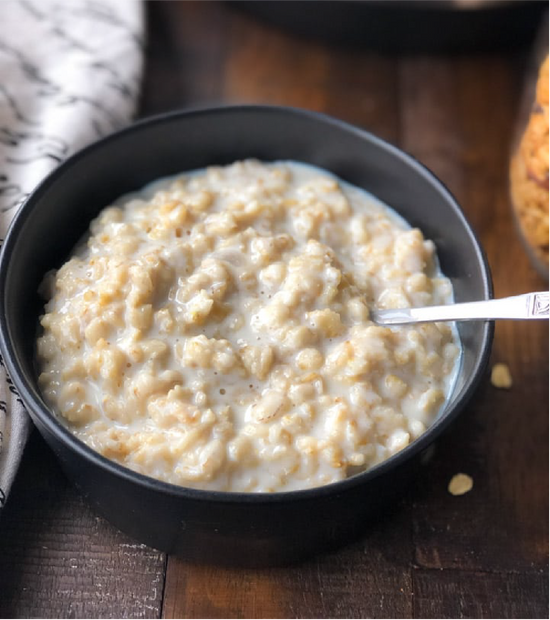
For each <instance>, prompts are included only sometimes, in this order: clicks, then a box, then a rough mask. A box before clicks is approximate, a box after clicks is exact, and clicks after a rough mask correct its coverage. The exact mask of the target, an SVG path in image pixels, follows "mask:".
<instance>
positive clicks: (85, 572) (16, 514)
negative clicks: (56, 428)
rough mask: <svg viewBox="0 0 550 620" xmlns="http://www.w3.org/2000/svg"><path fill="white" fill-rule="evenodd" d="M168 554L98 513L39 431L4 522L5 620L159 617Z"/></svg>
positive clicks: (1, 596)
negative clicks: (66, 474)
mask: <svg viewBox="0 0 550 620" xmlns="http://www.w3.org/2000/svg"><path fill="white" fill-rule="evenodd" d="M164 573H165V557H164V555H163V554H161V553H159V552H157V551H154V550H152V549H148V548H147V547H145V546H144V545H140V544H138V543H136V541H134V540H132V539H130V538H128V537H127V536H125V535H123V534H121V533H120V532H118V531H117V530H116V529H115V528H114V527H112V526H111V525H109V524H108V523H107V522H106V521H104V520H103V519H102V518H100V517H98V516H96V515H95V514H94V513H93V512H92V511H91V509H90V508H89V507H88V506H87V505H86V504H85V503H84V501H83V499H82V498H81V497H80V495H79V494H78V493H77V491H76V490H75V489H74V488H73V487H72V485H71V484H70V483H69V482H68V481H67V480H66V479H65V477H64V476H63V474H62V473H61V471H60V469H59V466H58V465H57V461H56V460H55V458H54V456H53V454H52V453H51V452H50V450H49V449H48V448H47V446H46V445H45V444H44V442H43V440H42V439H41V438H40V436H39V435H38V433H36V432H35V433H34V434H33V435H32V437H31V439H30V441H29V444H28V446H27V448H26V452H25V455H24V459H23V464H22V466H21V470H20V471H19V472H18V477H17V484H16V485H15V486H14V488H13V491H12V494H11V496H10V498H9V501H8V503H7V505H6V507H5V509H4V511H3V512H2V521H1V522H0V617H2V618H119V617H120V618H159V617H160V611H161V603H162V594H163V588H164Z"/></svg>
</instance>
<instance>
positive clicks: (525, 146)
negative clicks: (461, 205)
mask: <svg viewBox="0 0 550 620" xmlns="http://www.w3.org/2000/svg"><path fill="white" fill-rule="evenodd" d="M510 197H511V201H512V206H513V208H514V213H515V216H516V222H517V225H518V229H519V231H520V235H521V237H522V239H523V241H524V244H525V247H526V249H527V252H528V254H529V256H530V257H531V260H532V262H533V264H534V265H535V267H536V268H537V270H538V271H539V272H540V274H541V275H543V276H544V277H545V278H548V28H547V27H546V28H544V30H543V31H542V32H541V33H540V34H539V37H538V38H537V43H536V46H535V51H534V54H533V57H532V60H531V65H530V67H529V69H528V73H527V76H526V81H525V87H524V93H523V101H522V105H521V110H520V115H519V119H518V127H517V133H516V139H515V140H514V144H513V149H512V156H511V160H510Z"/></svg>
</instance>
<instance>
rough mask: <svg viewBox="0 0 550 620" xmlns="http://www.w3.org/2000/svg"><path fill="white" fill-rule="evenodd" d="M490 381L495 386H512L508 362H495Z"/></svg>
mask: <svg viewBox="0 0 550 620" xmlns="http://www.w3.org/2000/svg"><path fill="white" fill-rule="evenodd" d="M491 383H492V384H493V385H494V386H495V387H496V388H500V389H504V390H509V389H510V388H511V387H512V375H511V374H510V369H509V368H508V364H495V365H494V366H493V370H492V371H491Z"/></svg>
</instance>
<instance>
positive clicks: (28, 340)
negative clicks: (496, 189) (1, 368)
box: [0, 106, 492, 560]
mask: <svg viewBox="0 0 550 620" xmlns="http://www.w3.org/2000/svg"><path fill="white" fill-rule="evenodd" d="M250 157H255V158H258V159H261V160H266V161H273V160H277V159H291V160H297V161H303V162H307V163H311V164H314V165H316V166H320V167H322V168H326V169H328V170H330V171H332V172H333V173H335V174H337V175H338V176H340V177H341V178H343V179H345V180H346V181H348V182H350V183H353V184H355V185H358V186H360V187H363V188H365V189H367V190H368V191H370V192H371V193H373V194H374V195H376V196H377V197H378V198H380V199H381V200H382V201H384V202H386V203H387V204H389V205H390V206H392V207H393V208H394V209H395V210H396V211H398V212H399V213H400V214H401V215H402V216H403V217H404V218H405V219H407V220H408V221H409V222H410V223H411V224H412V225H413V226H418V227H419V228H421V229H422V231H423V232H424V234H425V236H426V237H427V238H430V239H432V240H433V241H434V242H435V243H436V245H437V248H438V255H439V258H440V263H441V267H442V270H443V272H444V273H445V274H446V275H447V276H449V277H450V278H451V280H452V282H453V286H454V290H455V299H456V300H457V301H468V300H475V299H483V298H487V297H488V296H490V294H491V285H490V276H489V274H488V268H487V266H486V263H485V262H484V258H483V256H482V254H481V252H480V250H479V247H478V246H477V243H476V241H475V238H474V237H473V235H472V233H471V231H470V230H469V229H468V228H467V226H465V225H464V219H463V215H462V214H461V212H460V211H459V210H458V209H457V207H456V204H455V203H454V201H453V199H452V197H451V196H450V195H449V194H448V192H447V191H446V190H445V189H444V188H443V187H442V186H441V184H440V183H439V182H438V181H437V180H436V179H435V178H434V177H433V176H432V175H431V174H430V173H429V172H427V171H426V170H425V169H424V168H423V167H422V166H421V165H419V164H418V163H417V162H415V161H414V160H412V159H411V158H409V157H407V156H405V155H403V154H402V153H401V152H400V151H397V150H396V149H394V148H393V147H391V146H389V145H387V144H386V143H385V142H383V141H380V140H379V139H377V138H375V137H373V136H370V135H369V134H366V133H365V132H361V131H360V130H356V129H354V128H352V127H350V126H348V125H346V124H343V123H339V122H337V121H331V120H327V118H326V117H323V116H321V115H316V114H311V113H306V112H301V111H296V110H291V109H281V108H267V107H260V106H254V107H246V106H243V107H235V108H218V109H216V110H211V111H203V112H194V113H193V112H192V113H180V114H175V115H166V116H164V117H158V118H156V119H152V120H150V121H148V122H145V123H140V124H137V125H135V126H134V127H132V128H130V129H129V130H125V131H123V132H120V133H119V134H115V135H114V136H111V137H109V138H107V139H106V140H104V141H102V142H101V143H98V144H97V145H94V146H92V147H89V148H88V149H85V150H84V151H82V152H81V153H79V154H77V155H76V156H75V157H73V158H71V159H70V160H68V161H67V162H65V164H62V166H61V167H60V168H59V169H58V170H57V171H56V172H54V173H53V174H52V175H51V176H50V177H49V178H48V179H47V180H46V181H45V182H44V183H43V184H42V185H41V186H40V187H39V188H38V189H37V191H36V192H35V193H34V194H33V196H31V198H30V199H29V201H28V202H27V203H26V204H25V205H24V207H23V208H22V210H21V212H20V214H19V215H18V216H17V218H16V220H15V224H14V225H13V227H12V231H10V234H9V235H8V238H7V240H6V243H5V247H4V251H3V252H2V258H1V265H0V267H1V273H0V284H1V289H2V290H0V295H3V300H2V303H3V306H2V311H1V312H0V323H1V325H0V327H1V328H2V336H3V340H4V346H5V349H6V350H5V352H4V355H5V356H6V358H7V361H8V366H9V368H10V370H11V371H12V374H13V375H14V376H13V378H14V380H15V382H16V385H18V387H19V388H20V389H21V390H22V391H23V393H24V394H26V395H27V396H30V402H27V406H28V408H29V411H30V413H31V415H32V417H33V419H34V421H35V423H37V425H38V427H39V429H40V431H41V432H42V433H43V434H44V436H45V437H46V439H47V441H48V443H50V445H51V446H52V447H53V448H54V450H55V452H56V453H57V454H58V456H59V457H60V458H61V461H62V463H63V465H64V467H65V469H66V471H67V473H68V474H69V475H70V476H72V477H73V478H75V479H76V480H77V482H78V484H79V486H80V488H81V489H82V491H83V492H84V494H85V495H87V496H88V497H89V498H90V500H91V501H92V502H93V503H95V504H97V505H98V506H100V507H101V506H102V507H103V508H102V511H103V512H104V513H109V517H110V518H111V519H112V520H113V521H114V522H115V523H116V524H117V525H118V526H119V527H121V529H125V530H126V531H129V532H130V533H132V534H133V535H134V536H136V537H138V538H141V539H142V540H146V541H147V542H150V543H153V544H154V545H155V546H157V547H159V548H164V549H168V548H170V549H181V548H186V547H188V545H189V541H190V540H194V539H201V537H203V536H206V538H208V537H209V536H211V535H212V532H213V531H214V529H216V530H220V527H222V530H223V529H224V528H225V529H226V534H227V532H229V531H233V530H232V529H231V528H233V525H231V523H233V521H232V520H235V519H236V521H235V523H237V525H235V527H234V529H235V531H241V532H245V531H246V529H247V528H248V529H249V530H250V532H252V531H260V530H261V531H264V530H262V527H263V526H262V523H265V524H267V523H269V530H265V531H266V532H267V531H270V530H271V531H275V530H276V525H277V523H278V522H280V523H284V531H286V535H288V533H289V532H290V531H293V532H295V533H297V534H298V535H297V536H296V541H300V545H301V546H302V547H310V548H311V547H312V546H313V545H314V544H317V542H318V541H319V540H320V539H322V538H323V536H325V535H326V534H327V532H330V531H331V528H333V525H331V523H336V522H337V521H336V517H337V515H340V517H339V519H340V523H342V506H343V504H338V503H335V502H336V501H337V502H342V501H343V500H342V497H339V498H338V500H336V499H335V497H332V498H330V499H325V500H323V501H322V502H320V500H319V498H318V499H317V502H320V503H319V508H322V510H320V511H319V510H318V509H317V508H316V507H315V508H314V507H313V506H311V507H308V509H307V512H311V510H315V512H316V515H315V518H314V519H311V515H307V517H306V519H303V518H301V517H300V518H299V515H300V514H301V511H302V510H303V509H304V508H303V507H302V508H300V509H298V510H297V512H296V509H295V507H296V506H299V504H300V503H299V502H298V503H295V504H292V503H284V502H281V504H280V505H279V509H278V510H277V513H279V511H281V512H280V514H278V516H277V517H275V518H271V517H269V518H268V516H266V514H261V513H262V511H263V510H264V508H262V507H259V505H257V504H256V505H255V506H254V508H252V506H248V507H247V509H246V510H245V511H244V513H243V512H242V508H241V507H238V505H237V504H231V505H230V509H228V506H227V505H225V504H223V506H224V507H223V509H221V510H220V512H219V515H218V513H217V511H216V510H215V509H214V506H215V504H213V505H212V506H211V508H208V509H207V512H205V506H204V502H200V501H199V502H198V504H197V508H196V510H195V508H193V503H192V502H191V503H190V502H189V501H188V500H185V501H184V499H182V498H181V497H175V496H169V495H167V494H166V493H156V495H157V497H150V498H146V499H147V502H145V501H143V499H145V498H143V499H142V498H141V497H140V492H141V493H143V492H144V491H143V489H142V491H139V489H138V488H137V485H134V484H131V483H129V482H128V481H121V479H120V478H117V477H116V476H113V474H112V473H111V472H107V471H105V470H104V469H102V468H101V467H98V465H97V463H95V464H94V463H91V462H90V459H86V458H83V457H82V454H78V453H75V452H74V451H73V450H72V449H70V448H68V447H67V446H66V445H65V441H64V440H63V438H62V436H60V434H59V433H58V432H55V433H52V425H51V422H50V423H48V422H47V421H46V423H44V418H45V415H46V414H45V413H44V411H43V407H42V408H41V407H40V406H38V405H37V403H38V402H41V396H40V393H39V390H38V386H37V381H36V370H35V367H34V346H35V339H36V328H35V326H36V325H37V317H38V315H39V314H40V313H41V312H42V310H43V302H42V301H41V300H40V299H39V297H38V294H37V289H38V286H39V284H40V282H41V280H42V278H43V275H44V273H45V272H46V271H47V270H49V269H52V268H56V267H59V266H60V265H61V264H62V263H63V262H64V260H66V258H67V256H68V255H69V253H70V251H71V250H72V248H73V247H74V245H75V243H76V242H77V241H78V239H79V238H80V237H81V235H82V234H84V232H85V231H86V230H87V227H88V225H89V222H90V220H91V219H92V218H93V217H95V216H96V215H97V214H98V213H99V211H100V210H101V209H102V208H104V207H105V206H107V205H108V204H110V203H111V202H112V201H114V200H115V199H117V198H118V197H119V196H121V195H122V194H124V193H127V192H130V191H134V190H136V189H139V188H141V187H143V186H144V185H145V184H147V183H149V182H150V181H153V180H155V179H157V178H159V177H163V176H167V175H172V174H176V173H178V172H181V171H185V170H191V169H196V168H201V167H204V166H207V165H213V164H227V163H230V162H232V161H235V160H237V159H243V158H250ZM460 335H461V338H462V342H463V346H464V355H463V362H462V371H461V373H460V376H459V380H458V382H457V385H456V386H455V390H454V393H453V396H452V400H461V399H462V400H463V399H464V397H465V396H466V395H468V394H469V392H471V390H472V381H474V380H476V379H478V378H479V374H480V372H481V370H482V368H481V367H482V366H483V365H484V363H485V362H486V359H487V355H488V349H489V345H490V340H491V335H492V328H491V327H490V326H488V325H487V324H484V323H464V324H462V325H461V326H460ZM481 362H483V363H481ZM474 375H476V376H474ZM27 400H28V399H27ZM32 401H34V402H32ZM445 415H446V414H445ZM444 417H445V416H444ZM436 426H437V425H436ZM432 430H433V427H432ZM434 433H435V431H434ZM435 434H436V433H435ZM411 456H412V453H411ZM395 471H396V468H393V469H392V470H391V472H393V476H394V479H395V480H397V474H396V473H395ZM382 478H384V476H383V477H382ZM389 486H391V484H390V485H389ZM386 487H388V484H387V482H386V483H385V484H384V483H382V484H379V483H373V482H372V480H371V481H370V486H369V492H368V493H367V487H366V486H365V488H364V489H361V488H360V487H359V490H355V491H353V492H352V490H348V491H347V493H348V497H349V498H352V497H355V496H357V497H356V500H357V505H359V504H361V509H359V510H358V509H357V507H356V513H357V516H356V518H355V521H356V522H358V521H361V520H363V519H364V517H365V516H366V514H367V513H368V512H369V510H370V506H371V505H372V506H374V505H375V504H376V503H377V499H376V498H377V497H378V496H379V497H380V499H382V496H383V495H386V494H387V490H388V489H387V488H386ZM148 492H149V491H148ZM344 494H345V493H344ZM361 497H362V499H361ZM149 501H151V505H149ZM344 503H347V502H344ZM353 503H356V502H355V500H354V501H353V502H352V504H353ZM314 504H315V502H314ZM145 506H147V513H146V512H145ZM293 506H294V507H293ZM338 506H340V510H338ZM113 507H116V508H115V509H113ZM268 510H269V511H273V510H274V506H273V505H272V506H271V508H269V509H268ZM346 510H350V512H352V511H351V508H350V507H349V506H347V507H346ZM187 511H191V513H192V516H186V513H187ZM325 511H326V516H325V515H324V512H325ZM269 514H271V513H270V512H268V515H269ZM333 517H334V522H333ZM218 518H219V522H218ZM182 519H183V520H185V522H186V525H185V527H182V525H181V521H182ZM296 519H297V520H296ZM300 519H302V520H301V521H300ZM285 520H286V521H285ZM227 521H229V523H227ZM214 523H217V526H216V528H214V527H213V524H214ZM222 523H223V526H221V524H222ZM349 525H350V523H348V524H347V526H349ZM227 528H229V530H227ZM293 528H296V529H295V530H293ZM153 531H156V532H159V536H158V537H156V535H151V532H153ZM250 532H249V533H250ZM281 532H282V534H281V535H283V534H284V532H283V530H281ZM233 533H235V532H233ZM266 536H267V534H266ZM157 538H158V541H157ZM229 538H231V536H229ZM241 538H242V537H241ZM245 538H246V536H245ZM275 538H276V537H275ZM275 538H272V540H275ZM233 539H235V537H234V536H233ZM168 541H171V542H170V544H169V545H168ZM277 542H280V541H277ZM266 544H267V543H266ZM231 553H233V552H231ZM226 555H227V554H226ZM229 555H230V554H229ZM219 559H223V558H221V557H220V558H219ZM273 560H275V558H273Z"/></svg>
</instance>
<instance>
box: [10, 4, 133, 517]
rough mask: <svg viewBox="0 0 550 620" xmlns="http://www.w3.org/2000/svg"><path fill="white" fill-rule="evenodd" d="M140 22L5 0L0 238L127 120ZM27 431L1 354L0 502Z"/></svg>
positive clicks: (110, 7)
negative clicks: (40, 190) (28, 201)
mask: <svg viewBox="0 0 550 620" xmlns="http://www.w3.org/2000/svg"><path fill="white" fill-rule="evenodd" d="M143 21H144V19H143V6H142V4H141V2H140V0H116V1H115V0H1V1H0V243H1V242H2V241H3V239H4V237H5V235H6V231H7V229H8V226H9V223H10V221H11V219H12V218H13V216H14V215H15V213H16V212H17V209H18V208H19V206H20V205H21V204H22V203H23V202H24V200H25V198H26V197H27V196H28V195H29V193H30V192H31V191H32V190H33V189H34V187H35V186H36V185H37V183H38V182H39V181H40V180H41V179H42V178H43V177H44V176H46V174H48V173H49V172H50V171H51V170H53V169H54V168H55V167H56V166H57V165H58V164H59V163H60V162H61V161H63V160H64V159H65V158H66V157H67V156H69V155H71V154H72V153H74V152H75V151H77V150H79V149H80V148H81V147H83V146H84V145H86V144H87V143H89V142H92V141H94V140H96V139H97V138H99V137H100V136H103V135H105V134H108V133H110V132H112V131H113V130H115V129H118V128H119V127H121V126H123V125H125V124H126V123H128V121H129V120H130V119H131V117H132V115H133V114H134V112H135V108H136V104H137V97H138V94H139V85H140V81H141V74H142V64H143ZM29 430H30V421H29V418H28V416H27V414H26V412H25V410H24V408H23V406H22V404H21V401H20V399H19V398H18V396H17V392H16V390H15V388H14V387H13V385H12V383H11V381H10V379H9V377H8V376H7V375H6V371H5V368H4V365H3V363H2V359H1V357H0V509H1V507H2V506H3V505H4V503H5V501H6V498H7V495H8V492H9V489H10V487H11V484H12V482H13V478H14V476H15V473H16V471H17V468H18V466H19V462H20V460H21V455H22V452H23V448H24V446H25V443H26V440H27V437H28V434H29Z"/></svg>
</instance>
